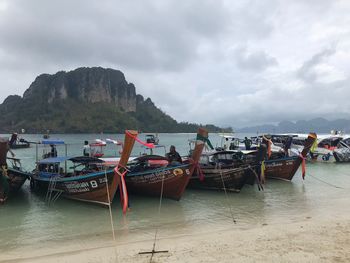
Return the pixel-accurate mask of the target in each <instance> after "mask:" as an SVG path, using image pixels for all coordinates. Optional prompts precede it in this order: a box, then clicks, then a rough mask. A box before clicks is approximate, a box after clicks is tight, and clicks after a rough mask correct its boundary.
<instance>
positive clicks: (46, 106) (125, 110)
mask: <svg viewBox="0 0 350 263" xmlns="http://www.w3.org/2000/svg"><path fill="white" fill-rule="evenodd" d="M0 116H1V117H0V133H12V132H18V131H20V130H21V129H25V130H26V131H27V132H30V133H42V132H44V131H46V130H50V131H51V132H57V133H64V132H70V133H72V132H73V133H79V132H85V133H86V132H113V133H114V132H124V130H125V129H138V130H142V131H146V132H195V131H196V129H197V128H198V125H196V124H189V123H177V122H176V120H174V119H173V118H171V117H170V116H169V115H167V114H165V113H164V112H162V111H161V110H160V109H159V108H157V107H156V106H155V105H154V103H153V102H152V100H151V99H150V98H147V99H144V98H143V96H142V95H139V94H136V90H135V86H134V85H133V84H132V83H128V82H127V81H126V80H125V77H124V74H123V73H122V72H120V71H118V70H114V69H104V68H97V67H95V68H78V69H76V70H73V71H70V72H64V71H61V72H57V73H56V74H54V75H49V74H42V75H40V76H38V77H37V78H36V79H35V81H34V82H33V83H32V84H31V85H30V87H29V88H28V89H27V90H26V91H25V92H24V94H23V98H22V97H20V96H17V95H13V96H9V97H7V98H6V99H5V101H4V102H3V103H2V104H0ZM209 128H210V129H211V131H214V130H215V129H216V128H217V127H215V126H210V127H209ZM219 130H220V129H218V130H215V131H219Z"/></svg>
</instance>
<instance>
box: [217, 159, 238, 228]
mask: <svg viewBox="0 0 350 263" xmlns="http://www.w3.org/2000/svg"><path fill="white" fill-rule="evenodd" d="M219 168H220V177H221V181H222V186H223V187H224V192H225V197H226V203H227V204H228V206H229V208H230V213H231V217H232V221H233V223H235V224H236V223H237V222H236V220H235V218H234V216H233V212H232V207H231V205H230V202H229V200H228V195H227V191H226V186H225V182H224V178H223V177H222V169H221V165H220V167H219Z"/></svg>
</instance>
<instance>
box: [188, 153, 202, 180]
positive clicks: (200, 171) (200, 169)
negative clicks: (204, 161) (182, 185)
mask: <svg viewBox="0 0 350 263" xmlns="http://www.w3.org/2000/svg"><path fill="white" fill-rule="evenodd" d="M188 160H189V162H190V163H191V164H192V165H193V166H194V168H193V171H197V174H198V177H199V181H201V182H203V181H204V178H205V176H204V173H203V171H202V168H201V166H200V164H199V162H195V161H194V160H193V159H192V158H189V159H188Z"/></svg>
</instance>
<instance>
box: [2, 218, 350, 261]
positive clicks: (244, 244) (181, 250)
mask: <svg viewBox="0 0 350 263" xmlns="http://www.w3.org/2000/svg"><path fill="white" fill-rule="evenodd" d="M152 246H153V239H152V238H150V239H148V240H142V241H138V242H126V243H118V240H117V241H116V242H115V243H112V242H108V241H106V243H104V244H103V245H102V246H101V244H99V243H95V244H88V245H86V246H85V247H81V246H80V247H79V246H77V245H74V243H72V244H70V245H66V246H62V247H58V248H56V249H52V248H51V249H41V250H40V251H31V252H26V253H25V254H23V255H18V254H16V255H14V254H8V255H2V256H1V257H0V258H2V259H1V260H0V262H40V263H41V262H43V263H44V262H60V263H61V262H75V263H77V262H150V255H139V254H138V253H139V252H142V251H148V250H152ZM156 250H168V251H169V252H168V253H159V254H155V255H154V256H153V259H152V262H349V261H350V216H344V215H343V216H341V217H340V216H335V218H334V219H322V220H320V219H318V218H311V217H305V220H304V221H302V222H297V223H291V224H273V225H268V224H264V225H261V226H256V227H253V228H248V229H237V227H236V226H235V225H233V224H232V226H231V227H230V226H229V227H228V228H227V229H221V230H213V231H210V230H208V231H205V232H204V233H193V234H192V233H188V234H182V235H173V236H167V237H160V238H159V239H158V240H157V246H156ZM4 256H5V257H4Z"/></svg>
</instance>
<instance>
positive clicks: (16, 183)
mask: <svg viewBox="0 0 350 263" xmlns="http://www.w3.org/2000/svg"><path fill="white" fill-rule="evenodd" d="M7 176H8V179H5V180H7V181H8V187H9V188H8V190H9V192H8V196H4V193H3V189H2V187H3V186H2V185H0V200H2V202H4V201H5V200H6V199H7V198H8V197H10V198H11V197H12V196H14V195H15V194H16V192H18V190H19V189H21V187H22V186H23V184H24V183H25V181H26V180H27V179H28V178H29V176H30V174H29V173H26V172H23V171H21V170H19V169H14V168H8V170H7Z"/></svg>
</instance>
